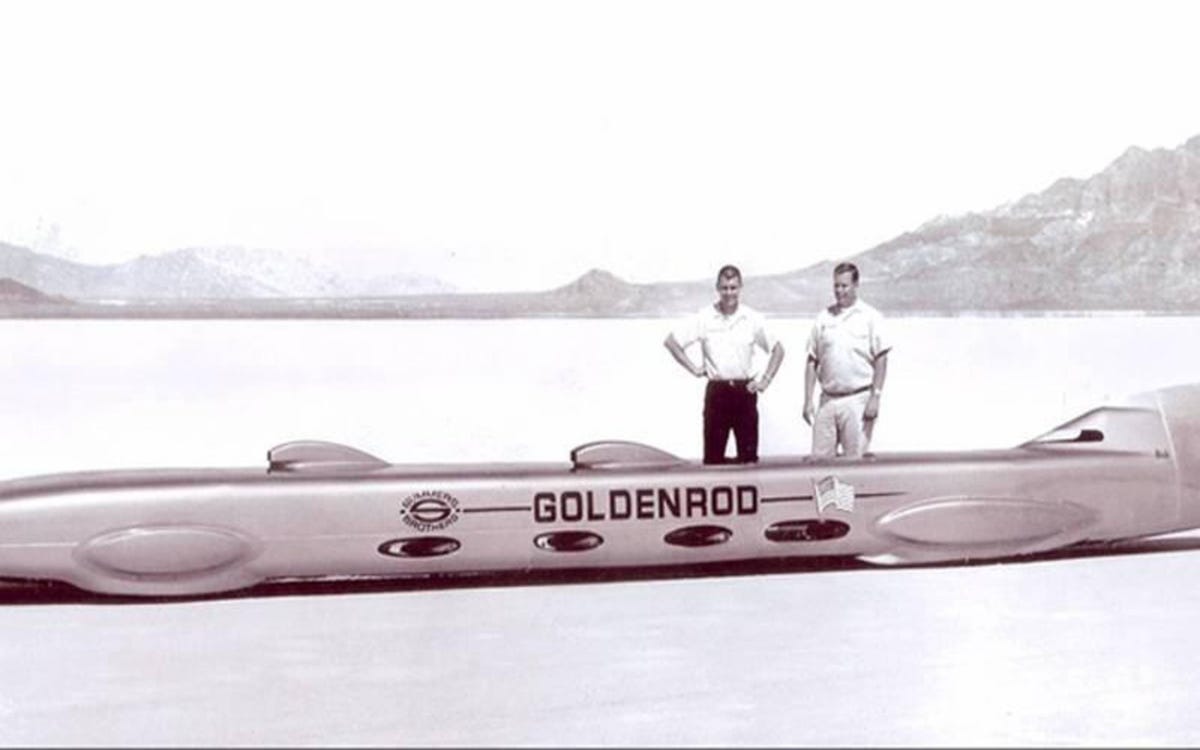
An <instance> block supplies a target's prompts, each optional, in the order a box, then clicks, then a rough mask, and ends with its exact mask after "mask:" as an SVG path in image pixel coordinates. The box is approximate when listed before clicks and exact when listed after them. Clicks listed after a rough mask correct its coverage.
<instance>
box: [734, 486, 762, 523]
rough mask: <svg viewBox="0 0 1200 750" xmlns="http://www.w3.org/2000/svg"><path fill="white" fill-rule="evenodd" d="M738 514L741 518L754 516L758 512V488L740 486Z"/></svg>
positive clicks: (738, 489)
mask: <svg viewBox="0 0 1200 750" xmlns="http://www.w3.org/2000/svg"><path fill="white" fill-rule="evenodd" d="M737 512H738V515H739V516H752V515H754V514H755V513H757V512H758V488H757V487H755V486H754V485H752V484H742V485H738V488H737Z"/></svg>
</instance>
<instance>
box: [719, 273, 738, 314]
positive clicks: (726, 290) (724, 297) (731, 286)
mask: <svg viewBox="0 0 1200 750" xmlns="http://www.w3.org/2000/svg"><path fill="white" fill-rule="evenodd" d="M741 293H742V280H741V279H739V278H738V277H736V276H726V277H725V278H722V279H720V280H719V281H717V294H719V295H720V297H721V309H722V310H724V311H725V312H733V311H734V310H736V309H737V306H738V296H739V295H741Z"/></svg>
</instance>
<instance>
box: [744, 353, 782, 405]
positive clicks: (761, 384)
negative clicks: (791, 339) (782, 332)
mask: <svg viewBox="0 0 1200 750" xmlns="http://www.w3.org/2000/svg"><path fill="white" fill-rule="evenodd" d="M782 364H783V344H781V343H779V342H778V341H776V342H775V346H773V347H771V358H770V359H769V360H767V369H766V371H764V372H763V374H762V376H761V377H759V379H758V380H752V381H750V384H749V385H747V386H746V387H747V388H749V389H750V392H751V393H762V392H763V391H765V390H767V386H769V385H770V384H771V381H772V380H774V379H775V373H777V372H779V366H780V365H782Z"/></svg>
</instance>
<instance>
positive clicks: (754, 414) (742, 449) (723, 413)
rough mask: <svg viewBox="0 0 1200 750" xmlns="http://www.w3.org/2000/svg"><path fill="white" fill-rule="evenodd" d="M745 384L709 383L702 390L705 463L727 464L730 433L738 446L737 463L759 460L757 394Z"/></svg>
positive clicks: (719, 381)
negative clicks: (726, 456)
mask: <svg viewBox="0 0 1200 750" xmlns="http://www.w3.org/2000/svg"><path fill="white" fill-rule="evenodd" d="M749 382H750V381H748V380H710V381H708V387H707V388H705V390H704V463H706V464H723V463H728V461H727V460H726V458H725V443H726V442H727V441H728V440H729V431H730V430H733V439H734V441H735V442H736V443H737V462H738V463H743V464H748V463H754V462H755V461H757V460H758V394H757V393H751V392H750V391H748V390H746V385H747V384H748V383H749Z"/></svg>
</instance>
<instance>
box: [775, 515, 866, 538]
mask: <svg viewBox="0 0 1200 750" xmlns="http://www.w3.org/2000/svg"><path fill="white" fill-rule="evenodd" d="M848 533H850V525H849V524H846V523H843V522H841V521H834V520H832V519H827V520H824V519H819V518H806V519H802V520H795V521H780V522H779V523H773V524H771V525H770V526H768V527H767V528H766V530H765V531H763V536H765V537H766V538H767V539H770V540H771V541H772V542H823V541H825V540H826V539H838V538H840V537H843V536H846V534H848Z"/></svg>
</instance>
